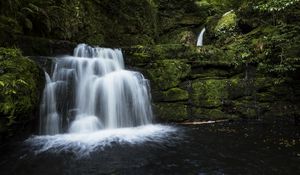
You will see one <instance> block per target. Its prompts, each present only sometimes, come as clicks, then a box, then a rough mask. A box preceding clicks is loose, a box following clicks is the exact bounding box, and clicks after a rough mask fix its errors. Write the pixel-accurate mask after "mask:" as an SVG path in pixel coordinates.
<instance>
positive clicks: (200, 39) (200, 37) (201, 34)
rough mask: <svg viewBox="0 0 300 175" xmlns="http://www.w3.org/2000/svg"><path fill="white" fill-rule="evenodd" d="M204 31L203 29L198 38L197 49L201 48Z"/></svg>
mask: <svg viewBox="0 0 300 175" xmlns="http://www.w3.org/2000/svg"><path fill="white" fill-rule="evenodd" d="M205 31H206V29H205V27H204V28H203V29H202V31H201V32H200V34H199V36H198V40H197V46H199V47H201V46H203V37H204V33H205Z"/></svg>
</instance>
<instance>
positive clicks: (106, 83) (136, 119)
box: [27, 44, 175, 152]
mask: <svg viewBox="0 0 300 175" xmlns="http://www.w3.org/2000/svg"><path fill="white" fill-rule="evenodd" d="M124 67H125V66H124V60H123V55H122V52H121V50H119V49H109V48H99V47H96V48H93V47H90V46H87V45H85V44H80V45H78V46H77V48H75V50H74V56H65V57H63V58H58V59H57V60H56V62H55V64H54V68H53V71H52V76H51V78H50V76H49V75H48V74H47V73H46V87H45V90H44V95H43V101H42V103H41V112H40V118H41V120H40V121H41V122H40V133H41V134H42V135H41V136H35V137H32V138H30V139H28V140H27V142H28V143H31V144H32V145H35V146H39V148H38V150H39V151H38V152H43V151H47V150H50V149H52V148H54V149H59V150H65V149H70V148H74V149H75V150H78V151H79V152H82V151H83V150H84V151H85V152H89V151H92V150H94V149H95V148H96V147H103V146H105V145H107V144H109V143H110V142H112V141H121V142H128V143H138V142H143V141H146V140H147V138H148V139H149V138H152V139H154V138H161V137H164V136H166V135H168V133H170V132H173V131H175V129H174V128H173V129H172V128H171V127H168V126H162V125H151V123H152V118H153V114H152V109H151V95H150V87H149V82H148V80H147V79H145V78H144V77H143V75H142V74H141V73H139V72H135V71H129V70H125V69H124ZM88 150H89V151H88Z"/></svg>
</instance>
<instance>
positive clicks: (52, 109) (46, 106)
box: [40, 72, 60, 135]
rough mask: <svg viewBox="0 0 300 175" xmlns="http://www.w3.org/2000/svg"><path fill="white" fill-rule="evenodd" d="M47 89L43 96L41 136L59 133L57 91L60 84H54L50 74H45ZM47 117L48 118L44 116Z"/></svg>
mask: <svg viewBox="0 0 300 175" xmlns="http://www.w3.org/2000/svg"><path fill="white" fill-rule="evenodd" d="M45 78H46V87H45V90H44V94H43V100H42V103H41V110H40V111H41V113H40V116H41V118H40V132H41V134H43V133H45V134H46V133H47V134H51V135H52V134H58V133H59V126H60V122H59V115H58V113H57V108H56V95H55V89H56V86H57V84H58V83H59V82H52V80H51V78H50V76H49V74H48V73H46V72H45ZM44 115H46V116H44Z"/></svg>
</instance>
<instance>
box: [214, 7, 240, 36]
mask: <svg viewBox="0 0 300 175" xmlns="http://www.w3.org/2000/svg"><path fill="white" fill-rule="evenodd" d="M236 29H237V16H236V14H235V12H234V11H229V12H227V13H226V14H224V15H223V16H222V17H221V18H220V20H219V21H218V23H217V25H216V27H215V35H216V36H221V35H223V34H224V33H226V34H234V33H235V32H236Z"/></svg>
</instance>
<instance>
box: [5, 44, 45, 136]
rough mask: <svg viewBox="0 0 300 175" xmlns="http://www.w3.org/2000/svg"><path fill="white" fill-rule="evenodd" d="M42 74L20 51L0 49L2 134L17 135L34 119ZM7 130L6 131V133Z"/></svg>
mask: <svg viewBox="0 0 300 175" xmlns="http://www.w3.org/2000/svg"><path fill="white" fill-rule="evenodd" d="M41 82H43V73H42V72H41V71H40V69H39V68H38V66H37V65H36V64H35V63H34V62H33V61H31V60H29V59H28V58H25V57H23V56H22V54H21V52H20V51H19V50H17V49H6V48H0V87H1V88H0V92H1V93H0V99H1V102H0V115H1V119H0V123H1V124H0V126H2V133H0V135H1V136H2V134H3V133H8V134H14V133H15V132H16V130H15V129H14V128H15V126H20V128H19V129H21V128H22V125H24V124H25V123H26V122H27V121H30V120H32V119H33V117H34V110H35V109H36V107H37V105H38V102H39V91H40V89H41V86H42V83H41ZM3 127H4V128H6V129H3Z"/></svg>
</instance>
